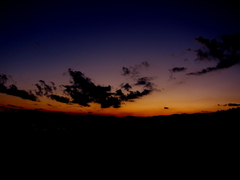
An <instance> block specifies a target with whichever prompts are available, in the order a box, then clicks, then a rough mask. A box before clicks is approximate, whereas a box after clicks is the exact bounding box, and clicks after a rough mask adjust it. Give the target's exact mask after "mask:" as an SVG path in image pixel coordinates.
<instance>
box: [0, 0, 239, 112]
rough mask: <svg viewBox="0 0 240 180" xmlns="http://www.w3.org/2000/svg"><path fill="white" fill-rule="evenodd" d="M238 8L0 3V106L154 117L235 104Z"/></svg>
mask: <svg viewBox="0 0 240 180" xmlns="http://www.w3.org/2000/svg"><path fill="white" fill-rule="evenodd" d="M238 7H239V6H238V5H237V3H235V1H231V0H228V1H222V0H220V1H219V0H218V1H217V0H212V1H211V0H206V1H204V0H202V1H200V0H194V1H190V0H189V1H188V0H183V1H181V0H175V1H174V0H168V1H160V2H158V1H151V0H148V1H130V0H129V1H112V2H109V1H86V2H84V1H71V0H69V1H61V0H60V1H51V0H49V1H30V0H29V1H28V0H24V1H14V0H12V1H11V0H8V1H6V2H1V3H0V22H1V23H0V107H1V109H4V108H22V109H39V110H48V111H62V112H74V113H83V114H85V113H91V114H103V115H114V116H128V115H132V116H155V115H169V114H176V113H195V112H212V111H217V110H224V109H229V108H231V107H237V106H240V93H239V92H240V65H239V62H240V46H239V42H240V38H239V37H240V35H239V33H240V23H239V17H240V11H239V8H238ZM214 39H216V41H215V40H214ZM215 42H218V43H215ZM224 48H225V49H224ZM222 49H224V50H222ZM12 84H13V85H12Z"/></svg>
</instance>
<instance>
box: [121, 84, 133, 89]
mask: <svg viewBox="0 0 240 180" xmlns="http://www.w3.org/2000/svg"><path fill="white" fill-rule="evenodd" d="M120 87H121V88H123V89H125V90H126V91H129V90H130V89H132V86H130V85H129V84H128V83H126V84H121V85H120Z"/></svg>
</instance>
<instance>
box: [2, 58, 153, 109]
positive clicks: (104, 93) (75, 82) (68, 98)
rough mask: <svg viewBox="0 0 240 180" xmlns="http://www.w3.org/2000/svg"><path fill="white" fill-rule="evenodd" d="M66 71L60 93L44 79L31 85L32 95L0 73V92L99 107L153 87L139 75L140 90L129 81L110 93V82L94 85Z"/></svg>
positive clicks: (146, 92) (113, 104) (116, 105)
mask: <svg viewBox="0 0 240 180" xmlns="http://www.w3.org/2000/svg"><path fill="white" fill-rule="evenodd" d="M141 66H145V67H148V66H149V64H148V63H147V62H143V63H141ZM126 73H127V71H126ZM68 74H69V76H70V84H69V85H61V87H62V91H63V94H64V96H60V95H57V94H54V91H55V90H56V87H55V84H54V82H50V84H47V83H46V82H45V81H44V80H39V83H36V84H35V86H36V89H35V95H34V94H33V93H32V92H31V91H29V92H27V91H24V90H19V89H17V87H16V86H15V85H11V86H9V87H6V86H5V83H6V81H7V80H8V77H7V76H6V75H2V74H1V75H0V92H1V93H6V94H9V95H14V96H18V97H21V98H23V99H29V100H32V101H36V100H37V97H38V96H40V97H42V96H46V97H48V98H50V99H52V100H55V101H58V102H61V103H66V104H79V105H81V106H90V103H97V104H100V105H101V108H109V107H114V108H120V107H121V105H122V104H123V102H126V101H129V102H133V101H134V100H135V99H138V98H141V97H143V96H146V95H149V94H150V93H151V92H152V91H154V90H156V89H155V88H154V87H155V84H154V83H152V82H151V80H152V79H153V78H152V77H142V78H138V79H137V82H136V83H135V84H134V85H136V86H140V85H142V86H143V88H142V91H140V90H137V91H131V89H132V86H131V85H130V84H129V83H123V84H122V85H120V88H121V89H124V90H126V91H127V92H126V93H123V92H122V90H121V89H117V90H116V91H115V92H114V91H113V89H112V87H111V86H110V85H108V86H100V85H96V84H94V83H93V82H92V80H91V79H90V78H88V77H86V76H85V75H84V74H83V73H82V72H80V71H73V70H72V69H68Z"/></svg>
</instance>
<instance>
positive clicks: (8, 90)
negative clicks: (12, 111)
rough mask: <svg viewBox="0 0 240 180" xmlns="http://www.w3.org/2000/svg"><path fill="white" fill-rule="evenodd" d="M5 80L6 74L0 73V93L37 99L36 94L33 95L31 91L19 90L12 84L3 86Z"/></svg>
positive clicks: (32, 99) (6, 78)
mask: <svg viewBox="0 0 240 180" xmlns="http://www.w3.org/2000/svg"><path fill="white" fill-rule="evenodd" d="M7 81H8V76H7V75H5V74H0V93H4V94H8V95H12V96H16V97H20V98H22V99H27V100H31V101H37V96H35V95H34V94H33V93H32V92H31V91H25V90H20V89H18V88H17V86H16V85H14V84H12V85H10V86H9V87H7V86H5V84H6V82H7Z"/></svg>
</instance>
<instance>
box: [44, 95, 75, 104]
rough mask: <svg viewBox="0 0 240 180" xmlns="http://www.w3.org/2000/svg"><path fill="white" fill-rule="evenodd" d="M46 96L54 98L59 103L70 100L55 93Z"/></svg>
mask: <svg viewBox="0 0 240 180" xmlns="http://www.w3.org/2000/svg"><path fill="white" fill-rule="evenodd" d="M48 97H49V98H51V99H52V100H55V101H58V102H61V103H69V101H70V100H69V98H67V97H63V96H59V95H56V94H51V95H48Z"/></svg>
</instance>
